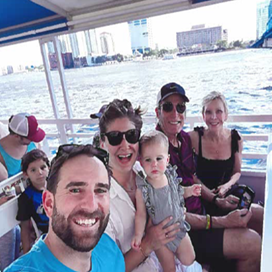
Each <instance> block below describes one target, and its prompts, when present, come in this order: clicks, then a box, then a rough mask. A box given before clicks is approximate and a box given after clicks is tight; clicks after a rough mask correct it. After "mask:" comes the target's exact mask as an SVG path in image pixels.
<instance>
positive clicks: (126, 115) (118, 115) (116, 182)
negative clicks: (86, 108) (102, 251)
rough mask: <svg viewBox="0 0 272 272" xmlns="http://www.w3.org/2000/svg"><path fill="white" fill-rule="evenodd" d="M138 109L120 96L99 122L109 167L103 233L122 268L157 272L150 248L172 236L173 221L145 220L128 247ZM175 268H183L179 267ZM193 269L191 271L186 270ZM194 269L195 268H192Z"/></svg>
mask: <svg viewBox="0 0 272 272" xmlns="http://www.w3.org/2000/svg"><path fill="white" fill-rule="evenodd" d="M141 115H142V111H141V109H140V108H137V109H133V107H132V105H131V103H130V102H129V101H128V100H126V99H124V100H118V99H115V100H113V102H111V103H110V104H109V105H108V107H107V109H106V110H105V112H104V113H103V115H102V116H101V118H100V121H99V127H100V137H101V147H102V148H104V149H106V150H107V151H108V152H109V155H110V157H109V165H110V167H111V168H112V172H113V177H112V179H111V190H110V198H111V203H110V220H109V224H108V227H107V229H106V233H108V234H109V235H110V236H111V237H112V239H113V240H115V242H116V243H117V245H118V246H119V248H120V249H121V251H122V252H123V254H124V257H125V262H126V271H133V272H136V271H137V272H140V271H141V272H147V271H148V272H152V271H159V264H158V260H157V258H156V257H155V255H154V253H153V251H154V250H157V249H159V248H160V247H162V246H163V245H165V244H167V243H168V242H171V241H173V240H174V239H175V234H176V233H177V232H178V228H177V225H176V224H173V225H171V226H169V227H167V228H163V227H164V226H165V225H166V224H167V223H168V222H169V221H170V220H171V219H170V217H169V218H167V219H165V220H164V221H163V222H162V223H161V224H159V225H157V226H153V225H152V223H151V221H150V220H149V221H148V222H147V226H146V231H145V236H144V237H143V239H142V242H141V248H140V250H139V251H137V250H134V249H132V248H131V240H132V237H133V235H134V220H135V193H136V175H137V173H138V172H139V171H141V167H140V165H139V164H138V163H135V162H136V159H137V157H138V149H139V143H138V141H139V137H140V133H141V128H142V125H143V122H142V118H141ZM177 271H184V270H183V269H182V267H180V268H178V270H177ZM190 271H193V270H190ZM195 271H197V270H195Z"/></svg>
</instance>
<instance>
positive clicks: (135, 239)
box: [131, 235, 142, 251]
mask: <svg viewBox="0 0 272 272" xmlns="http://www.w3.org/2000/svg"><path fill="white" fill-rule="evenodd" d="M141 241H142V239H141V238H140V237H138V236H136V235H134V237H133V239H132V241H131V247H132V248H133V249H135V250H137V251H139V250H140V247H141Z"/></svg>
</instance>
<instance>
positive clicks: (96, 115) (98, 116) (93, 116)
mask: <svg viewBox="0 0 272 272" xmlns="http://www.w3.org/2000/svg"><path fill="white" fill-rule="evenodd" d="M107 107H108V104H105V105H103V106H102V107H101V108H100V110H99V112H98V113H92V114H90V117H91V118H92V119H97V118H100V117H101V116H102V114H103V113H104V112H105V110H106V108H107Z"/></svg>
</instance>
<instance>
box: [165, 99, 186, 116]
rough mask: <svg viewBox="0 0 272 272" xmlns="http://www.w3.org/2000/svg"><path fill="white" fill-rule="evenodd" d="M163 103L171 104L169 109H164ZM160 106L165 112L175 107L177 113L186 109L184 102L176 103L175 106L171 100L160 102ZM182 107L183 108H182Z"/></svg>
mask: <svg viewBox="0 0 272 272" xmlns="http://www.w3.org/2000/svg"><path fill="white" fill-rule="evenodd" d="M164 105H169V106H170V105H171V110H165V108H164ZM161 108H162V110H163V111H165V112H171V111H172V110H173V109H174V108H175V109H176V111H177V112H178V113H180V114H183V113H184V112H185V111H186V103H185V102H183V103H178V104H176V106H174V104H173V103H172V102H170V101H167V102H164V103H162V104H161ZM183 108H184V110H183ZM169 109H170V108H169Z"/></svg>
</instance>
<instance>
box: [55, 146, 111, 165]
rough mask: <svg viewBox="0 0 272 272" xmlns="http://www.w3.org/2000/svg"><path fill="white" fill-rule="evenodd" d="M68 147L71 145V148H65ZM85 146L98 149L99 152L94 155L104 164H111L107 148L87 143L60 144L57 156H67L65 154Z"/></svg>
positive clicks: (82, 148)
mask: <svg viewBox="0 0 272 272" xmlns="http://www.w3.org/2000/svg"><path fill="white" fill-rule="evenodd" d="M66 147H67V148H68V147H70V149H69V150H67V149H66V150H65V148H66ZM85 148H92V149H94V150H96V151H98V154H94V157H96V158H98V159H99V160H100V161H101V162H103V164H104V165H105V166H106V167H107V166H108V165H109V153H108V152H107V151H106V150H104V149H101V148H97V147H94V146H93V145H91V144H86V145H79V144H63V145H60V146H59V148H58V150H57V152H56V157H55V158H56V159H58V158H60V157H62V156H65V155H68V154H70V153H72V152H73V151H74V150H76V149H81V150H84V149H85Z"/></svg>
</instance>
